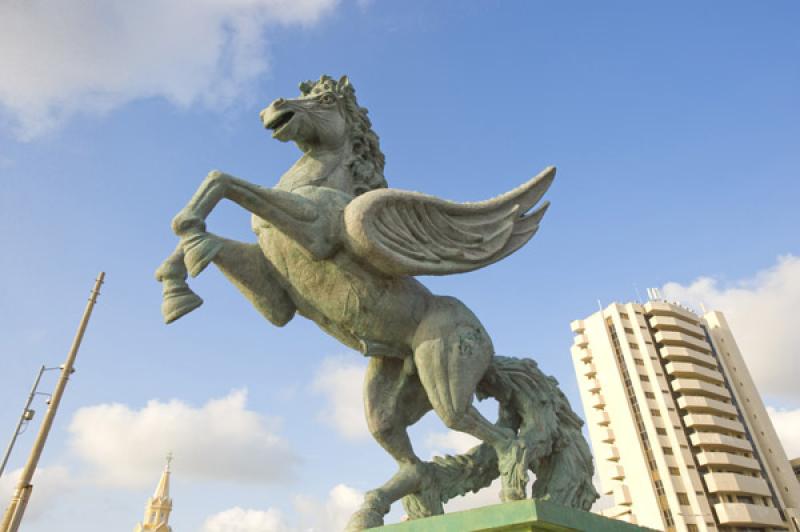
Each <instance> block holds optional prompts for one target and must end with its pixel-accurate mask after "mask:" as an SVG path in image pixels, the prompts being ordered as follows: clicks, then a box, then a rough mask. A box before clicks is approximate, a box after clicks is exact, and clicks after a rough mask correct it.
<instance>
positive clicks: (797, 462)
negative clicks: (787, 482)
mask: <svg viewBox="0 0 800 532" xmlns="http://www.w3.org/2000/svg"><path fill="white" fill-rule="evenodd" d="M791 464H792V469H794V476H796V477H797V482H800V457H798V458H795V459H794V460H792V462H791Z"/></svg>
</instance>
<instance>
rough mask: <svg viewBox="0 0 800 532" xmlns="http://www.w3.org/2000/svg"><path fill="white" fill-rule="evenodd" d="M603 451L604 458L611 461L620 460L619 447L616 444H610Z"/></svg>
mask: <svg viewBox="0 0 800 532" xmlns="http://www.w3.org/2000/svg"><path fill="white" fill-rule="evenodd" d="M603 452H604V458H605V459H606V460H608V461H609V462H619V449H617V448H616V447H615V446H613V445H609V446H608V447H606V448H605V450H604V451H603Z"/></svg>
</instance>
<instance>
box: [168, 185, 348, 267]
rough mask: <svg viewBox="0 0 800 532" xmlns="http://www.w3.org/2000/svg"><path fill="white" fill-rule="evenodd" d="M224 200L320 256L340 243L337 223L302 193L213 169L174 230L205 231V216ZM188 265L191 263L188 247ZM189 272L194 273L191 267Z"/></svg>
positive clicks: (180, 233)
mask: <svg viewBox="0 0 800 532" xmlns="http://www.w3.org/2000/svg"><path fill="white" fill-rule="evenodd" d="M222 199H228V200H230V201H233V202H234V203H236V204H238V205H239V206H241V207H242V208H244V209H246V210H248V211H249V212H251V213H253V214H255V215H256V216H258V217H259V218H261V219H263V220H265V221H267V222H268V223H269V224H270V225H272V226H274V227H275V228H277V229H279V230H280V231H281V232H283V233H284V234H286V235H287V236H289V237H290V238H291V239H293V240H295V241H296V242H298V243H299V244H300V245H302V246H303V247H305V248H306V249H307V250H308V251H310V252H311V254H312V255H313V256H315V257H317V258H325V257H327V256H329V255H330V254H331V253H332V252H333V251H334V250H335V249H336V246H337V242H338V240H337V239H336V237H335V236H334V234H335V230H334V229H335V228H334V227H333V226H334V224H331V223H330V220H329V219H328V218H325V217H322V216H320V211H319V207H318V206H317V204H316V203H315V202H314V201H312V200H309V199H307V198H305V197H303V196H301V195H299V194H295V193H292V192H286V191H285V190H277V189H274V188H265V187H260V186H258V185H254V184H253V183H248V182H247V181H244V180H243V179H238V178H236V177H233V176H230V175H228V174H224V173H222V172H211V173H210V174H208V177H206V179H205V180H204V181H203V183H202V184H201V185H200V188H198V189H197V192H196V193H195V195H194V197H192V199H191V201H189V203H188V204H187V205H186V207H184V208H183V210H181V212H179V213H178V215H177V216H175V218H174V219H173V221H172V229H173V231H175V234H177V235H178V236H180V237H181V238H184V239H187V243H188V244H189V246H190V247H191V238H192V237H193V236H194V235H197V234H198V233H203V232H205V219H206V217H207V216H208V215H209V213H210V212H211V211H212V210H213V209H214V207H215V206H216V205H217V203H219V202H220V201H221V200H222ZM186 253H187V265H188V264H189V262H191V261H190V260H189V259H190V257H189V255H190V252H189V251H188V248H187V250H186ZM190 273H192V275H195V273H194V272H193V268H191V266H190Z"/></svg>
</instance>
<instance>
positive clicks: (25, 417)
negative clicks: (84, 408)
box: [0, 366, 45, 477]
mask: <svg viewBox="0 0 800 532" xmlns="http://www.w3.org/2000/svg"><path fill="white" fill-rule="evenodd" d="M44 369H45V368H44V366H42V367H41V368H40V369H39V374H38V375H36V380H35V381H34V382H33V388H31V393H30V394H28V400H27V401H26V402H25V408H23V409H22V414H20V415H19V423H17V429H16V430H15V431H14V435H13V436H12V437H11V442H10V443H9V444H8V449H6V454H5V455H4V456H3V463H2V464H0V477H2V476H3V471H5V469H6V464H8V457H9V456H11V450H12V449H13V448H14V443H16V441H17V436H19V434H20V432H19V431H20V429H21V428H22V424H23V423H25V421H30V420H31V417H32V416H33V414H32V413H31V412H33V410H31V403H32V402H33V398H34V397H36V388H38V387H39V381H40V380H42V373H44Z"/></svg>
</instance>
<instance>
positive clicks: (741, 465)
mask: <svg viewBox="0 0 800 532" xmlns="http://www.w3.org/2000/svg"><path fill="white" fill-rule="evenodd" d="M697 465H699V466H700V467H712V468H715V467H716V468H725V469H731V470H736V471H761V466H760V465H759V464H758V460H756V459H755V458H747V457H746V456H741V455H739V454H732V453H724V452H719V451H717V452H715V451H702V452H700V453H697Z"/></svg>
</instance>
